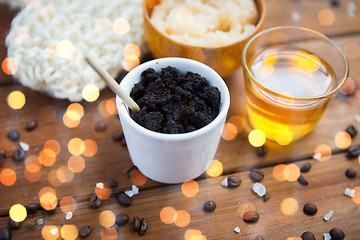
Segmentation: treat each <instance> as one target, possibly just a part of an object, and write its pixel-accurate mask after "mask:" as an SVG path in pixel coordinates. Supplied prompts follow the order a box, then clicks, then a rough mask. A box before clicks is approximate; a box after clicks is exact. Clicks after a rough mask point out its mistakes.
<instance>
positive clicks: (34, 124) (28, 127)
mask: <svg viewBox="0 0 360 240" xmlns="http://www.w3.org/2000/svg"><path fill="white" fill-rule="evenodd" d="M36 127H37V122H36V121H34V120H32V121H30V122H28V123H27V124H26V126H25V129H26V130H27V131H32V130H34V129H35V128H36Z"/></svg>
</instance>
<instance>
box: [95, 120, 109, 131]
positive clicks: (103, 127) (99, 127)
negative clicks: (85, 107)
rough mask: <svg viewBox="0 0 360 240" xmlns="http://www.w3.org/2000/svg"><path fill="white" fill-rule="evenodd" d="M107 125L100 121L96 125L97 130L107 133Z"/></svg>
mask: <svg viewBox="0 0 360 240" xmlns="http://www.w3.org/2000/svg"><path fill="white" fill-rule="evenodd" d="M106 128H107V127H106V124H105V122H104V121H98V122H97V123H96V125H95V130H96V131H98V132H103V131H106Z"/></svg>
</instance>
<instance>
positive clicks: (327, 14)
mask: <svg viewBox="0 0 360 240" xmlns="http://www.w3.org/2000/svg"><path fill="white" fill-rule="evenodd" d="M318 20H319V23H320V24H321V25H324V26H331V25H332V24H333V23H334V22H335V14H334V12H333V11H332V10H331V9H328V8H325V9H322V10H320V12H319V13H318Z"/></svg>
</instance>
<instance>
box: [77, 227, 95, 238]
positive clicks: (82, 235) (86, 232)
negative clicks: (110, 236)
mask: <svg viewBox="0 0 360 240" xmlns="http://www.w3.org/2000/svg"><path fill="white" fill-rule="evenodd" d="M91 231H92V227H90V226H84V227H82V228H81V229H80V231H79V236H80V238H86V237H88V236H89V235H90V233H91Z"/></svg>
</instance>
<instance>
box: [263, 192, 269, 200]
mask: <svg viewBox="0 0 360 240" xmlns="http://www.w3.org/2000/svg"><path fill="white" fill-rule="evenodd" d="M262 198H263V201H264V202H267V201H268V200H269V199H270V193H265V195H264V196H263V197H262Z"/></svg>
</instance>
